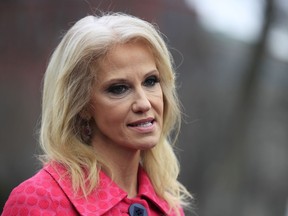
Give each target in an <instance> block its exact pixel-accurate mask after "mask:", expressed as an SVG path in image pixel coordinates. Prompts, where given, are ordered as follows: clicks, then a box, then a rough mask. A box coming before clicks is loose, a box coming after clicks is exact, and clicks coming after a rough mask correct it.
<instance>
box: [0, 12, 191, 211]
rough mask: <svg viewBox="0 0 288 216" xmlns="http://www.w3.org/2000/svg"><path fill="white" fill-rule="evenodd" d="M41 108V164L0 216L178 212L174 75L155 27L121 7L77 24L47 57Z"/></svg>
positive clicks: (184, 197) (181, 198) (184, 199)
mask: <svg viewBox="0 0 288 216" xmlns="http://www.w3.org/2000/svg"><path fill="white" fill-rule="evenodd" d="M42 106H43V109H42V122H41V134H40V141H41V147H42V149H43V152H44V154H43V155H42V156H41V160H42V161H43V164H44V165H43V169H41V170H40V171H39V172H38V173H37V174H36V175H35V176H33V177H32V178H30V179H28V180H26V181H25V182H23V183H22V184H20V185H19V186H17V187H16V188H15V189H14V190H13V191H12V193H11V194H10V197H9V199H8V201H7V202H6V205H5V207H4V211H3V214H2V215H3V216H8V215H9V216H11V215H43V216H44V215H59V216H63V215H85V216H88V215H131V216H132V215H133V216H137V215H149V216H154V215H171V216H176V215H184V211H183V207H186V206H187V205H188V201H189V199H190V198H191V195H190V194H189V192H188V191H187V190H186V189H185V187H184V186H183V185H182V184H181V183H180V182H179V181H178V180H177V177H178V174H179V164H178V161H177V159H176V156H175V154H174V152H173V144H174V143H173V141H172V139H171V137H170V134H171V132H172V131H173V130H176V132H177V131H179V126H180V110H179V103H178V98H177V94H176V91H175V75H174V71H173V67H172V59H171V56H170V53H169V51H168V50H167V46H166V44H165V42H164V41H163V39H162V37H161V34H160V33H159V32H158V30H157V29H156V28H155V27H154V26H153V25H151V24H150V23H148V22H146V21H144V20H141V19H139V18H136V17H132V16H130V15H125V14H119V13H113V14H106V15H103V16H99V17H98V16H87V17H85V18H83V19H81V20H79V21H78V22H77V23H76V24H75V25H74V26H72V27H71V29H70V30H69V31H68V32H67V33H66V35H65V36H64V37H63V39H62V41H61V42H60V44H59V45H58V47H57V48H56V50H55V51H54V53H53V55H52V57H51V59H50V62H49V65H48V68H47V71H46V73H45V78H44V87H43V104H42Z"/></svg>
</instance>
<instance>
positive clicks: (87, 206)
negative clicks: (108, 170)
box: [44, 163, 170, 215]
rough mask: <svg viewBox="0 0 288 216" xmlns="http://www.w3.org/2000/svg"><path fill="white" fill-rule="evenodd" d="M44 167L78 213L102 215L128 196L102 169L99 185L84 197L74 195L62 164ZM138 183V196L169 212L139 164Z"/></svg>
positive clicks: (164, 211)
mask: <svg viewBox="0 0 288 216" xmlns="http://www.w3.org/2000/svg"><path fill="white" fill-rule="evenodd" d="M44 169H45V170H46V171H47V172H48V173H50V175H51V176H52V177H53V178H54V179H55V181H56V182H57V183H58V185H59V187H60V188H61V189H62V190H63V192H64V193H65V194H66V196H67V197H68V199H69V200H70V202H71V203H72V204H73V205H74V207H75V208H76V209H77V211H78V212H79V213H80V215H88V214H90V213H91V214H95V215H103V214H104V213H106V212H107V211H109V210H110V209H111V208H113V207H114V206H115V205H117V204H118V203H119V202H121V201H122V200H123V199H124V198H126V197H127V196H128V194H127V193H126V192H125V191H123V190H122V189H121V188H120V187H119V186H118V185H117V184H116V183H115V182H113V181H112V180H111V179H110V178H109V177H108V176H107V175H106V174H105V173H104V172H103V171H100V172H99V185H98V187H97V188H96V189H95V190H93V191H92V192H91V193H90V194H89V195H88V196H87V197H86V198H85V197H83V196H75V195H74V193H73V187H72V181H71V178H70V177H69V176H68V175H65V174H67V170H66V169H65V168H64V166H62V165H60V164H58V163H53V165H52V164H48V165H46V166H45V167H44ZM138 185H139V188H138V197H142V198H145V199H146V200H149V201H150V202H152V203H153V204H154V205H156V206H157V207H158V208H159V209H160V210H161V211H162V212H163V213H165V214H168V213H169V209H170V208H169V205H168V204H167V202H166V201H165V200H163V199H161V198H160V197H158V196H157V194H156V192H155V190H154V188H153V185H152V183H151V181H150V179H149V177H148V175H147V173H146V172H145V171H144V169H143V168H142V167H141V166H139V172H138Z"/></svg>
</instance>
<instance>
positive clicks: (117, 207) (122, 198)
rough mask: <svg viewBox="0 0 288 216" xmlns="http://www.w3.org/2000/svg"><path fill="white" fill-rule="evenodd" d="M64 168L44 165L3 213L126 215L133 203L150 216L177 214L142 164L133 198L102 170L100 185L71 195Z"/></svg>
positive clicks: (15, 192)
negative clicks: (162, 197) (156, 189)
mask: <svg viewBox="0 0 288 216" xmlns="http://www.w3.org/2000/svg"><path fill="white" fill-rule="evenodd" d="M65 172H66V170H65V169H64V168H63V167H62V166H60V165H56V166H52V165H47V166H45V167H44V168H43V169H41V170H40V171H39V172H38V173H37V174H36V175H34V176H33V177H31V178H30V179H28V180H26V181H24V182H23V183H21V184H20V185H19V186H17V187H16V188H15V189H14V190H13V191H12V192H11V194H10V196H9V198H8V200H7V202H6V204H5V206H4V209H3V212H2V216H14V215H15V216H16V215H17V216H18V215H21V216H25V215H29V216H30V215H35V216H48V215H49V216H51V215H57V216H74V215H75V216H76V215H83V216H92V215H93V216H98V215H99V216H100V215H103V216H108V215H110V216H112V215H113V216H115V215H116V216H117V215H127V216H128V215H129V208H130V206H131V205H132V204H135V203H137V205H138V204H141V206H142V207H144V208H145V209H146V211H147V214H148V215H149V216H156V215H157V216H159V215H169V216H176V214H175V213H174V212H171V211H170V210H169V206H168V204H167V203H166V201H164V200H163V199H161V198H160V197H158V196H157V194H156V193H155V191H154V188H153V186H152V184H151V182H150V180H149V177H148V175H147V174H146V172H145V171H144V170H143V169H142V168H140V169H139V173H138V183H139V188H138V195H137V197H135V198H128V197H127V195H128V194H127V193H126V192H125V191H123V190H122V189H121V188H119V187H118V185H116V184H115V183H114V182H113V181H111V179H110V178H109V177H108V176H106V175H105V173H104V172H100V176H99V177H100V181H99V186H98V187H97V189H95V190H94V191H93V192H92V193H91V194H90V195H89V196H88V197H87V198H86V199H85V198H84V197H80V196H78V197H77V196H74V195H73V191H72V186H71V185H72V184H71V179H70V178H69V177H68V176H66V177H65V175H64V173H65ZM63 176H64V177H63ZM136 208H137V207H136ZM180 210H181V215H182V216H183V215H184V213H183V210H182V209H180ZM130 211H131V209H130Z"/></svg>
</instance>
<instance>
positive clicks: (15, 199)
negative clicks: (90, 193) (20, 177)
mask: <svg viewBox="0 0 288 216" xmlns="http://www.w3.org/2000/svg"><path fill="white" fill-rule="evenodd" d="M70 205H71V204H70V202H69V200H68V198H67V197H66V196H65V194H64V193H63V192H62V190H61V188H60V187H59V185H58V184H57V182H56V181H55V180H54V179H53V177H51V175H50V174H49V173H48V172H47V171H46V170H44V169H41V170H40V171H39V172H38V173H36V174H35V175H34V176H33V177H31V178H30V179H27V180H26V181H24V182H22V183H21V184H20V185H18V186H17V187H15V188H14V189H13V190H12V192H11V194H10V196H9V198H8V200H7V202H6V204H5V206H4V209H3V213H2V216H8V215H9V216H11V215H45V214H46V213H47V214H46V215H49V214H50V215H51V213H52V212H58V215H68V214H66V213H65V211H66V212H67V209H69V208H70V209H72V208H71V206H70ZM61 211H63V214H62V213H61ZM64 213H65V214H64ZM70 215H71V214H70ZM72 215H73V214H72Z"/></svg>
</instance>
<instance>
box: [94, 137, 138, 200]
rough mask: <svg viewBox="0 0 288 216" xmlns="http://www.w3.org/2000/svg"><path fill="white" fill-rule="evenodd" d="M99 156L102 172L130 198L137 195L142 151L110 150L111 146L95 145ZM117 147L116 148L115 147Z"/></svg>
mask: <svg viewBox="0 0 288 216" xmlns="http://www.w3.org/2000/svg"><path fill="white" fill-rule="evenodd" d="M94 146H95V148H96V149H97V154H98V155H99V156H101V158H103V159H102V161H104V162H105V164H103V167H102V170H103V171H104V172H105V173H106V174H107V175H108V176H110V177H112V178H113V181H114V182H115V183H116V184H117V185H118V186H119V187H120V188H121V189H122V190H124V191H126V192H127V193H128V197H135V196H136V195H137V188H138V187H137V186H138V185H137V182H138V179H137V176H138V168H139V163H140V150H131V149H130V150H128V149H125V148H121V147H120V148H116V149H115V148H110V147H109V145H107V144H105V145H99V143H94ZM114 147H115V146H114Z"/></svg>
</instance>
